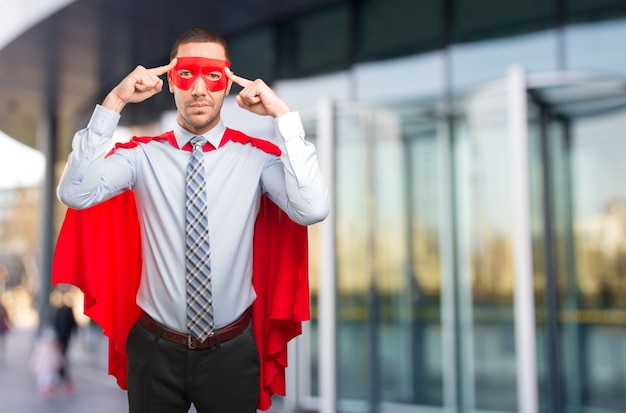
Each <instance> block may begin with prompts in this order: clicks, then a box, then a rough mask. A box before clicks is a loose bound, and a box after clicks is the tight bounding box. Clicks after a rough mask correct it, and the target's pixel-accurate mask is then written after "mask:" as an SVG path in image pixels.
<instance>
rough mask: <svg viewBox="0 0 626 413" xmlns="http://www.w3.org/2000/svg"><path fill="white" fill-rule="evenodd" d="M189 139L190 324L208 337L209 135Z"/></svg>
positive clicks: (210, 320)
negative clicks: (206, 161) (205, 151)
mask: <svg viewBox="0 0 626 413" xmlns="http://www.w3.org/2000/svg"><path fill="white" fill-rule="evenodd" d="M189 142H190V143H191V145H192V146H193V151H192V154H191V161H190V162H189V165H188V167H187V190H186V194H185V197H186V200H185V209H186V214H185V232H186V252H185V256H186V277H187V328H188V329H189V332H190V333H191V335H193V336H194V337H196V338H197V339H198V340H200V341H204V340H205V339H206V338H207V337H208V336H209V334H211V333H212V332H213V329H214V323H213V297H212V294H211V247H210V245H209V222H208V216H207V196H206V177H205V172H204V157H203V154H202V147H203V146H204V144H205V143H206V139H205V138H204V137H202V136H194V137H193V138H192V139H191V140H190V141H189Z"/></svg>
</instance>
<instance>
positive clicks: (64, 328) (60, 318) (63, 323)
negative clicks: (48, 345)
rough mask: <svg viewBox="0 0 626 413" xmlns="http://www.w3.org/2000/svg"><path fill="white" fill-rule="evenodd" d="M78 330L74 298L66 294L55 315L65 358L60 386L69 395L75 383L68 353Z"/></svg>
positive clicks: (60, 374)
mask: <svg viewBox="0 0 626 413" xmlns="http://www.w3.org/2000/svg"><path fill="white" fill-rule="evenodd" d="M77 328H78V324H77V323H76V318H75V317H74V310H73V309H72V298H71V296H70V295H69V294H64V295H63V301H62V302H61V306H60V307H59V308H58V309H57V310H56V313H55V314H54V331H55V333H56V337H57V340H58V341H59V347H60V350H61V356H62V357H63V363H61V365H60V366H59V375H58V376H59V377H58V378H59V384H60V385H61V386H63V387H64V388H65V390H66V391H68V392H69V393H73V392H74V383H73V381H72V378H71V377H70V374H69V360H68V357H67V351H68V348H69V344H70V339H71V338H72V335H73V334H74V332H75V331H76V329H77Z"/></svg>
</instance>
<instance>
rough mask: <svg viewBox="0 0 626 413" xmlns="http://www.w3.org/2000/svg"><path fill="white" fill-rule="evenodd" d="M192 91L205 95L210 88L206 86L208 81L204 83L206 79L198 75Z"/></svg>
mask: <svg viewBox="0 0 626 413" xmlns="http://www.w3.org/2000/svg"><path fill="white" fill-rule="evenodd" d="M191 91H192V92H193V94H194V95H196V96H204V95H206V94H207V92H208V89H207V87H206V83H204V80H203V79H202V78H200V77H198V78H197V79H196V80H194V82H193V84H192V85H191Z"/></svg>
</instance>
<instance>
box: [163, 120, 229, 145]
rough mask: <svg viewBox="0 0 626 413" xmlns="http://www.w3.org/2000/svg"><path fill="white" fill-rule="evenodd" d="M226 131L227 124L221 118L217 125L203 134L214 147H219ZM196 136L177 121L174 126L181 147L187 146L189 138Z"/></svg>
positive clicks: (177, 141) (175, 135)
mask: <svg viewBox="0 0 626 413" xmlns="http://www.w3.org/2000/svg"><path fill="white" fill-rule="evenodd" d="M225 131H226V126H224V123H222V120H221V119H220V121H219V123H218V124H217V125H215V127H214V128H213V129H211V130H210V131H208V132H205V133H203V134H202V136H204V138H205V139H206V140H207V141H208V142H209V143H210V144H211V145H213V147H214V148H219V146H220V142H221V141H222V137H223V136H224V132H225ZM194 136H196V135H194V134H193V133H191V132H189V131H188V130H187V129H184V128H183V127H182V126H180V124H178V122H176V126H174V137H175V138H176V143H177V144H178V147H179V148H182V147H183V146H185V144H186V143H187V142H189V140H190V139H191V138H193V137H194Z"/></svg>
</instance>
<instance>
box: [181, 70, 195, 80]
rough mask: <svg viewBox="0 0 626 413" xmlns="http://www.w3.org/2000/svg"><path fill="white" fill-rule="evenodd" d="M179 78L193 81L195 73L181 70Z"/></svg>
mask: <svg viewBox="0 0 626 413" xmlns="http://www.w3.org/2000/svg"><path fill="white" fill-rule="evenodd" d="M178 76H180V77H182V78H184V79H191V78H192V77H193V72H192V71H191V70H185V69H180V70H179V71H178Z"/></svg>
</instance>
